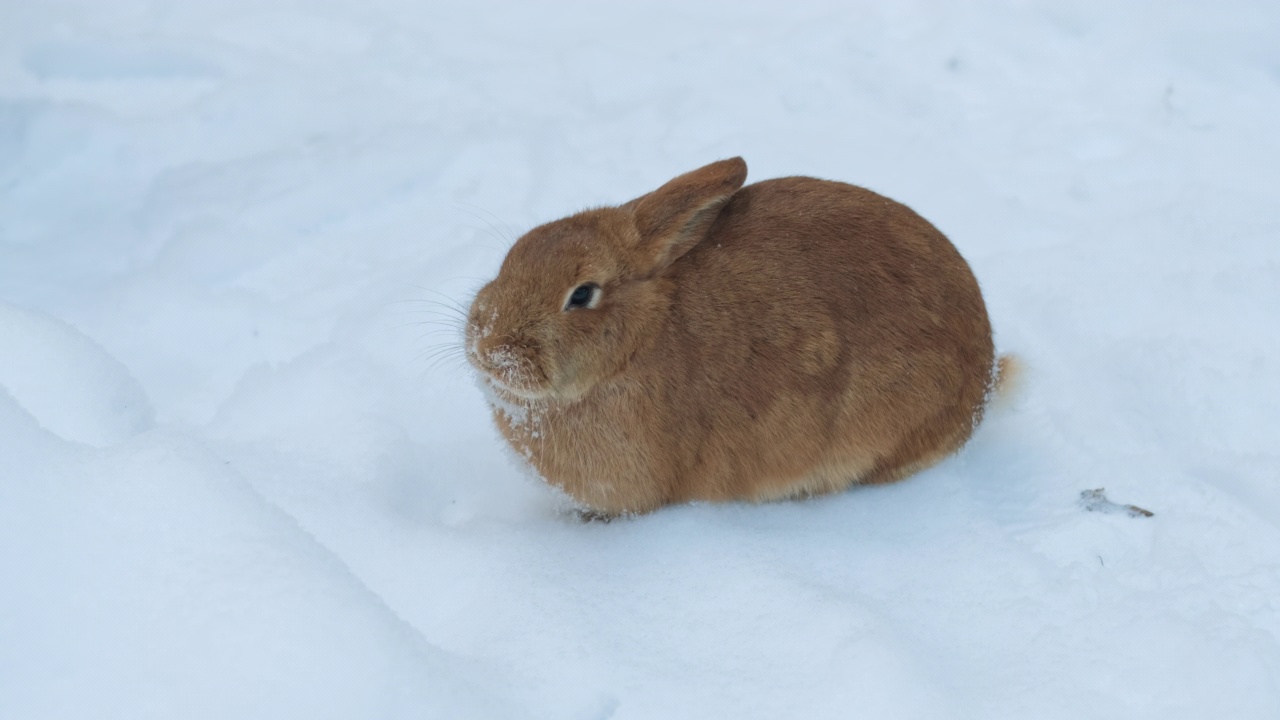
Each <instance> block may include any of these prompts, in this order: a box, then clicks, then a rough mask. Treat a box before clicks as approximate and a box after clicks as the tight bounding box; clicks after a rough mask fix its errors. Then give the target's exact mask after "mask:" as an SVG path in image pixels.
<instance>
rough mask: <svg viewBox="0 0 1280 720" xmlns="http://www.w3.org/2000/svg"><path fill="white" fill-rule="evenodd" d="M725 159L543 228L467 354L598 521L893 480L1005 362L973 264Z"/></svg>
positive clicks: (843, 191) (562, 484) (467, 339)
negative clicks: (998, 354)
mask: <svg viewBox="0 0 1280 720" xmlns="http://www.w3.org/2000/svg"><path fill="white" fill-rule="evenodd" d="M746 177H747V165H746V163H745V162H744V161H743V160H742V159H741V158H732V159H729V160H721V161H719V162H715V163H712V164H710V165H707V166H705V167H702V168H699V169H697V170H694V171H693V172H690V173H687V174H685V175H681V176H679V177H677V178H675V179H674V180H671V181H670V182H668V183H666V184H665V185H663V186H662V187H660V188H658V189H657V190H654V191H653V192H650V193H648V194H647V195H642V196H640V197H638V198H636V199H634V200H631V201H630V202H627V203H624V204H622V205H620V206H618V207H603V208H596V209H589V210H585V211H583V212H579V213H577V214H575V215H571V216H569V217H567V218H564V219H561V220H556V221H554V222H551V223H547V224H545V225H542V226H539V227H536V228H534V229H533V230H530V231H529V232H528V233H526V234H525V235H524V236H522V237H521V238H520V239H519V240H517V241H516V243H515V245H514V246H513V247H512V248H511V249H510V251H509V252H508V254H507V256H506V257H505V259H504V260H503V262H502V265H501V268H500V269H499V272H498V275H497V277H496V278H495V279H494V280H493V281H491V282H489V283H488V284H487V285H485V286H484V287H483V288H481V290H480V291H479V292H478V293H477V294H476V296H475V298H474V300H473V301H472V304H471V306H470V309H469V312H468V317H467V324H466V329H465V333H464V345H465V347H464V350H465V353H466V357H467V359H468V361H469V362H470V364H471V365H472V366H473V367H474V368H475V369H476V370H477V371H478V375H479V377H480V378H481V380H482V383H483V385H484V386H485V387H486V389H487V396H488V399H489V401H490V403H491V405H492V415H493V418H494V421H495V423H496V425H497V427H498V429H499V431H500V432H501V434H502V435H503V437H504V438H505V439H506V441H507V442H508V443H509V444H510V445H511V446H512V448H514V449H515V450H516V451H517V452H518V453H519V454H520V455H521V456H522V457H523V458H525V459H526V460H527V461H528V463H529V464H530V465H532V467H533V469H534V470H535V471H536V472H537V473H538V475H539V476H540V477H541V478H543V479H544V480H545V481H546V482H548V483H550V484H551V485H554V486H556V487H558V488H560V489H562V490H563V491H564V492H565V493H567V494H568V495H569V496H570V497H571V498H572V499H573V500H574V501H575V502H576V503H577V504H578V508H579V510H580V511H582V512H583V513H585V514H586V516H588V517H598V518H604V519H608V518H612V517H616V516H620V515H631V514H642V513H647V512H650V511H653V510H655V509H658V508H661V507H663V506H667V505H671V504H680V503H688V502H693V501H704V502H726V501H750V502H766V501H774V500H783V499H789V498H799V497H807V496H811V495H818V494H823V493H833V492H838V491H842V490H845V489H846V488H849V487H850V486H853V485H859V484H872V483H888V482H893V481H895V480H899V479H902V478H904V477H906V476H908V475H911V474H912V473H915V472H917V471H919V470H921V469H923V468H926V467H928V466H930V465H933V464H934V463H936V462H938V461H939V460H941V459H943V458H945V457H947V456H948V455H950V454H952V453H954V452H955V451H956V450H958V449H959V448H960V447H961V446H962V445H963V444H964V443H965V441H966V440H967V439H968V438H969V436H970V435H971V434H972V432H973V430H974V428H975V427H976V426H977V424H978V422H979V421H980V420H981V418H982V414H983V409H984V407H985V405H986V403H987V401H988V399H989V396H991V395H992V393H993V391H994V388H995V386H996V384H997V380H998V379H999V378H1000V376H1001V368H1010V367H1011V363H1012V360H1011V359H1008V358H1001V361H1000V362H999V363H996V362H994V350H993V344H992V337H991V325H990V322H989V321H988V318H987V312H986V307H985V305H984V303H983V300H982V294H981V292H980V291H979V289H978V283H977V280H976V279H975V278H974V276H973V273H972V272H971V271H970V269H969V266H968V264H967V263H966V262H965V260H964V259H963V258H962V257H961V256H960V253H959V252H958V251H957V250H956V248H955V247H954V246H953V245H952V244H951V243H950V242H949V241H948V240H947V238H946V237H944V236H943V235H942V233H941V232H939V231H938V230H937V229H935V228H934V226H933V225H931V224H930V223H929V222H928V221H926V220H924V219H923V218H922V217H920V216H919V215H917V214H916V213H915V212H913V211H912V210H911V209H909V208H907V207H906V206H905V205H902V204H900V203H897V202H894V201H893V200H890V199H888V198H886V197H883V196H881V195H878V194H876V193H874V192H872V191H870V190H866V189H864V188H861V187H856V186H853V185H848V184H845V183H841V182H834V181H828V180H819V179H815V178H810V177H786V178H779V179H773V180H766V181H763V182H758V183H755V184H753V185H748V186H746V187H743V183H744V182H745V181H746Z"/></svg>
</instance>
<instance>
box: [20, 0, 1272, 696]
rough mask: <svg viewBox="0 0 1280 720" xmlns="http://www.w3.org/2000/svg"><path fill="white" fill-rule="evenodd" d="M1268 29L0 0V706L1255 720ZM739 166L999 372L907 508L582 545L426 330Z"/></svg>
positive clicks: (864, 505)
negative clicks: (642, 205)
mask: <svg viewBox="0 0 1280 720" xmlns="http://www.w3.org/2000/svg"><path fill="white" fill-rule="evenodd" d="M1277 36H1280V4H1277V3H1275V2H1263V1H1261V0H1254V1H1243V0H1239V1H1238V0H1228V1H1227V2H1224V3H1201V2H1191V1H1189V0H1173V1H1160V2H1157V1H1156V0H1131V1H1127V2H1113V1H1110V0H1083V1H1082V2H1073V3H1054V2H1049V1H1048V0H978V1H977V2H973V3H944V2H941V1H934V0H912V1H910V2H881V3H872V2H866V1H855V2H829V3H811V2H787V3H777V2H767V3H766V2H759V1H757V0H737V1H735V2H723V1H716V2H707V3H689V2H674V1H672V0H660V1H659V2H643V3H641V2H631V1H628V2H621V3H610V4H600V5H595V4H587V3H556V4H541V3H524V2H514V1H512V0H481V1H480V2H456V1H454V0H441V1H438V2H427V3H414V2H408V1H407V0H367V1H365V2H355V1H354V0H253V1H252V2H251V1H250V0H216V1H215V0H183V1H179V0H112V1H111V2H101V1H98V0H47V1H45V2H26V1H24V0H0V718H4V720H57V719H60V718H86V717H93V718H102V719H115V718H122V719H123V718H129V719H131V720H132V719H137V718H232V717H234V718H253V717H261V718H285V717H297V718H362V719H372V718H424V717H425V718H509V717H534V718H578V719H582V720H601V719H603V718H616V719H618V720H623V719H639V718H663V719H670V718H720V717H723V718H780V717H796V718H849V717H866V718H890V719H892V718H931V719H933V718H973V719H975V720H979V719H981V720H989V719H991V718H1011V719H1012V718H1018V719H1021V718H1044V719H1050V720H1052V719H1054V718H1063V719H1068V718H1069V719H1071V720H1078V719H1080V718H1126V719H1131V718H1161V719H1162V720H1167V719H1170V718H1174V719H1177V718H1206V717H1223V718H1233V719H1237V720H1251V719H1257V720H1263V719H1267V720H1274V718H1277V717H1280V442H1277V441H1278V440H1280V432H1278V431H1280V317H1278V313H1277V308H1280V132H1278V131H1277V128H1280V121H1278V120H1277V119H1278V118H1280V43H1277V42H1276V37H1277ZM739 154H740V155H743V156H744V157H745V158H746V159H747V161H748V163H749V164H750V167H751V174H752V178H754V179H762V178H767V177H776V176H782V175H789V174H809V175H817V176H822V177H830V178H838V179H842V180H847V181H850V182H855V183H858V184H862V185H866V186H869V187H871V188H873V189H875V190H878V191H881V192H884V193H886V194H888V195H890V196H892V197H894V198H896V199H899V200H901V201H903V202H905V203H907V204H909V205H911V206H912V207H914V208H916V209H917V210H919V211H920V212H921V213H922V214H924V215H925V216H926V217H928V218H929V219H930V220H932V221H934V222H935V223H936V224H937V225H938V226H939V227H940V228H942V229H943V231H944V232H946V233H947V234H948V235H949V236H950V237H951V238H952V239H953V240H954V242H955V243H956V244H957V246H958V247H959V248H960V249H961V251H962V252H963V253H964V254H965V255H966V257H967V258H968V259H969V260H970V262H971V264H972V266H973V268H974V270H975V272H976V274H977V275H978V277H979V279H980V280H981V282H982V284H983V287H984V290H985V293H986V297H987V300H988V303H989V308H990V311H991V315H992V319H993V323H994V325H995V327H996V329H997V333H998V337H997V341H998V345H999V346H1000V348H1001V349H1002V350H1004V351H1013V352H1016V353H1018V354H1019V355H1020V356H1021V357H1022V359H1023V360H1024V362H1025V365H1026V371H1025V374H1024V377H1023V379H1022V382H1021V386H1022V388H1021V391H1020V393H1019V394H1018V395H1017V396H1016V397H1014V398H1012V399H1011V400H1010V401H1009V402H1007V403H1005V404H1004V405H1003V406H1001V407H998V408H997V409H996V410H994V411H993V412H992V413H991V414H990V416H989V417H988V419H987V421H986V422H985V424H984V425H983V427H982V428H981V430H980V431H979V432H978V434H977V435H976V437H975V438H974V439H973V441H972V442H971V443H970V445H969V446H968V447H967V448H966V449H965V450H964V451H963V452H962V453H961V454H960V455H958V456H957V457H955V458H952V459H950V460H948V461H946V462H944V463H942V464H941V465H939V466H937V467H936V468H933V469H931V470H929V471H927V472H925V473H922V474H920V475H919V476H917V477H914V478H912V479H910V480H908V481H906V482H904V483H900V484H897V485H893V486H888V487H876V488H867V489H859V490H855V491H852V492H848V493H845V494H842V495H838V496H834V497H827V498H819V499H814V500H809V501H804V502H791V503H782V504H773V505H765V506H751V505H733V504H730V505H722V506H707V505H696V506H684V507H678V508H673V509H669V510H664V511H662V512H658V513H655V514H653V515H650V516H646V517H640V518H633V519H627V520H621V521H616V522H613V523H609V524H603V523H582V522H580V521H579V520H578V519H576V518H575V517H574V516H573V515H572V514H571V513H567V512H565V510H564V504H563V502H562V500H561V499H560V498H558V497H557V496H556V495H555V493H553V492H551V491H550V490H548V489H547V488H545V487H542V486H540V485H539V484H537V483H534V482H530V481H529V480H528V479H527V478H525V477H524V476H523V474H522V472H523V471H522V469H521V468H520V467H519V465H518V463H516V462H513V461H512V460H511V458H510V457H509V453H508V452H507V451H506V450H505V448H504V447H503V444H502V443H501V441H500V439H499V438H498V436H497V434H496V431H495V430H494V429H493V427H492V424H491V422H490V418H489V417H488V414H487V412H488V411H487V409H486V403H485V400H484V396H483V394H482V391H481V390H480V389H479V388H478V387H477V385H476V383H475V382H474V379H473V378H472V377H471V376H470V374H469V373H468V372H467V371H466V370H465V366H464V363H463V361H462V354H461V353H462V349H461V337H460V336H459V335H458V334H457V332H456V330H457V321H458V319H459V314H458V311H457V308H456V307H454V306H453V304H452V303H453V302H454V301H456V302H458V303H462V304H464V305H465V304H466V303H467V302H468V300H469V296H470V293H471V292H473V291H474V290H475V289H476V288H477V287H478V286H479V284H480V283H482V282H483V281H484V279H485V278H487V277H490V276H491V275H492V274H493V273H494V272H495V270H496V268H497V266H498V263H499V262H500V261H501V259H502V256H503V254H504V252H505V248H506V247H507V246H508V244H509V243H510V242H511V241H512V240H513V239H514V237H515V235H517V234H518V233H519V232H521V231H522V230H524V229H527V228H529V227H532V226H533V225H535V224H537V223H540V222H545V221H549V220H552V219H555V218H557V217H561V216H563V215H565V214H567V213H569V212H572V211H574V210H577V209H580V208H583V207H586V206H590V205H598V204H603V203H616V202H621V201H625V200H627V199H630V198H631V197H634V196H636V195H638V194H640V193H642V192H646V191H648V190H650V189H652V188H653V187H655V186H656V185H657V184H658V183H660V182H662V181H663V180H665V179H667V178H670V177H672V176H674V175H675V174H677V173H680V172H684V171H686V170H690V169H692V168H694V167H697V166H699V165H701V164H703V163H706V162H709V161H711V160H715V159H717V158H722V157H728V156H732V155H739ZM1104 487H1105V488H1106V493H1107V496H1108V497H1111V498H1114V499H1115V500H1116V502H1117V503H1124V504H1127V503H1133V504H1134V505H1135V506H1137V507H1140V508H1145V509H1147V510H1150V511H1151V512H1153V513H1154V515H1153V516H1152V517H1132V516H1131V515H1130V514H1129V513H1126V512H1088V511H1086V509H1085V507H1084V506H1083V505H1082V504H1081V493H1082V492H1087V491H1091V490H1094V489H1097V488H1104ZM1099 507H1103V506H1099Z"/></svg>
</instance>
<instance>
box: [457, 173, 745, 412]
mask: <svg viewBox="0 0 1280 720" xmlns="http://www.w3.org/2000/svg"><path fill="white" fill-rule="evenodd" d="M746 175H747V166H746V163H745V162H743V161H742V159H741V158H733V159H730V160H722V161H720V162H717V163H712V164H711V165H708V166H706V167H703V168H700V169H698V170H695V171H693V172H691V173H688V174H686V175H682V176H680V177H677V178H675V179H674V180H672V181H670V182H668V183H667V184H665V185H663V186H662V187H661V188H659V189H657V190H655V191H653V192H651V193H649V194H647V195H644V196H641V197H639V198H637V199H635V200H632V201H631V202H629V203H626V204H625V205H622V206H620V207H614V208H599V209H593V210H586V211H584V212H581V213H578V214H576V215H572V216H570V217H567V218H564V219H562V220H557V221H555V222H551V223H548V224H546V225H542V226H539V227H536V228H534V229H533V230H530V231H529V232H528V233H526V234H525V235H524V236H523V237H521V238H520V239H519V240H518V241H517V242H516V244H515V245H514V246H513V247H512V248H511V251H510V252H509V253H508V254H507V257H506V259H505V260H504V261H503V263H502V267H501V269H500V270H499V272H498V276H497V278H495V279H494V280H493V281H492V282H490V283H489V284H487V285H485V286H484V287H483V288H482V289H481V290H480V292H479V293H477V294H476V297H475V300H474V301H473V302H472V304H471V310H470V313H469V316H468V321H467V329H466V340H465V342H466V354H467V359H468V360H469V361H470V362H471V364H472V365H473V366H474V367H475V368H476V369H477V370H479V371H480V372H481V373H482V374H483V376H484V378H485V379H486V380H487V381H488V382H489V384H490V385H491V386H492V387H493V389H494V390H495V391H497V392H498V394H499V395H500V396H506V397H504V399H506V400H519V401H525V402H533V401H570V400H573V399H575V398H578V397H581V396H582V395H583V394H585V393H586V392H588V391H589V390H591V389H592V388H593V387H595V386H596V385H597V384H599V383H600V382H602V381H604V380H607V379H609V378H612V377H614V376H616V375H617V374H618V373H620V372H622V371H623V370H624V369H625V368H626V366H627V361H628V358H630V357H631V356H633V355H634V354H635V353H636V352H638V351H639V350H641V349H642V348H644V347H646V346H647V345H648V344H649V343H651V342H652V341H653V340H654V338H656V337H657V335H658V333H659V331H660V330H661V328H662V327H663V325H664V323H665V321H666V316H667V312H668V309H669V308H670V304H671V297H672V287H671V284H672V281H671V280H670V279H669V278H668V277H667V274H666V270H667V269H668V268H669V267H670V266H671V265H672V263H675V262H676V261H678V260H679V259H680V257H682V256H683V255H684V254H685V253H686V252H688V251H689V250H690V249H691V248H693V247H694V246H695V245H697V244H698V242H699V241H700V240H701V239H702V238H703V237H705V236H706V234H707V231H708V230H709V229H710V227H711V225H712V223H714V222H715V219H716V217H717V215H718V214H719V212H720V209H721V208H722V207H723V206H724V204H725V202H727V201H728V199H729V198H730V197H731V196H732V195H733V193H734V192H736V191H737V190H738V188H740V187H742V184H743V182H744V181H745V180H746Z"/></svg>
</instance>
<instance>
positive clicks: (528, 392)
mask: <svg viewBox="0 0 1280 720" xmlns="http://www.w3.org/2000/svg"><path fill="white" fill-rule="evenodd" d="M484 381H485V382H486V383H487V384H488V385H489V387H490V388H491V389H493V390H494V391H495V392H497V393H499V395H507V396H509V397H510V398H512V399H516V400H524V401H526V402H528V401H539V400H546V399H547V398H549V397H550V396H551V395H552V392H551V390H550V389H547V388H541V387H532V386H521V385H518V384H513V383H510V382H506V381H504V380H503V379H501V378H499V377H496V376H495V375H493V374H492V373H485V375H484Z"/></svg>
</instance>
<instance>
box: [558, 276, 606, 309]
mask: <svg viewBox="0 0 1280 720" xmlns="http://www.w3.org/2000/svg"><path fill="white" fill-rule="evenodd" d="M599 303H600V286H599V285H596V284H595V283H584V284H582V285H579V286H578V287H576V288H574V289H573V292H571V293H569V299H568V300H567V301H565V304H564V309H565V310H572V309H574V308H587V309H591V308H594V307H595V306H596V305H598V304H599Z"/></svg>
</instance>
